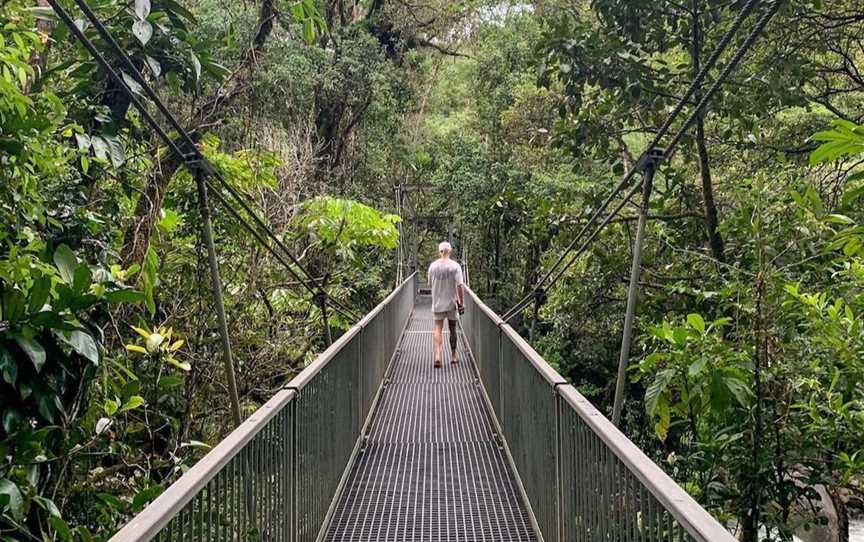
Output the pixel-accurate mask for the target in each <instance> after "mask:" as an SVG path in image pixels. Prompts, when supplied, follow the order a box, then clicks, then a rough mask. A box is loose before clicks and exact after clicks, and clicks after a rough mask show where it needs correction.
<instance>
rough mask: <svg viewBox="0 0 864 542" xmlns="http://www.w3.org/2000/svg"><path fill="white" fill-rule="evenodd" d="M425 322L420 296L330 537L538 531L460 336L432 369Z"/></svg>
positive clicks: (427, 537) (491, 536) (465, 537)
mask: <svg viewBox="0 0 864 542" xmlns="http://www.w3.org/2000/svg"><path fill="white" fill-rule="evenodd" d="M424 300H425V304H424V303H423V301H424ZM432 325H433V324H432V318H431V314H430V313H429V305H428V298H424V297H421V298H420V301H419V302H418V304H417V307H416V308H415V310H414V312H413V314H412V316H411V321H410V322H409V324H408V329H407V331H406V333H405V335H404V336H403V338H402V342H401V351H400V353H399V354H398V357H397V358H396V360H395V361H394V364H393V367H392V369H391V372H390V376H389V379H388V381H387V383H386V385H385V386H386V387H385V388H384V392H383V395H382V397H381V399H380V402H379V406H378V408H377V411H376V413H375V415H374V418H373V421H372V423H371V427H370V430H369V434H368V436H367V438H366V441H365V444H364V446H363V448H362V450H361V452H360V454H359V455H358V456H357V459H356V460H355V462H354V465H353V466H352V469H351V473H350V475H349V478H348V480H347V483H346V485H345V487H344V490H343V492H342V495H341V497H340V499H339V502H338V505H337V507H336V509H335V513H334V514H333V517H332V521H331V523H330V528H329V530H328V532H327V536H326V538H325V540H327V541H330V542H337V541H351V542H371V541H394V542H395V541H417V542H421V541H486V540H488V541H530V540H536V539H537V537H536V536H535V534H534V532H533V529H532V528H531V523H530V520H529V517H528V514H527V512H526V509H525V506H524V504H523V502H522V499H521V497H520V495H519V490H518V487H517V485H516V481H515V478H514V476H513V472H512V470H511V469H510V465H509V463H508V462H507V458H506V456H505V453H504V450H503V449H502V448H501V446H500V445H499V442H498V440H497V436H496V433H495V429H494V424H493V422H492V420H491V418H490V417H489V414H488V411H487V408H486V403H485V401H484V399H483V396H482V392H481V388H480V387H479V382H478V379H477V374H476V372H475V370H474V368H473V365H472V364H471V361H470V360H469V359H468V354H467V352H466V349H465V345H464V342H463V340H462V337H460V339H459V351H460V354H459V355H460V359H461V363H459V364H458V365H452V364H450V352H449V350H450V349H449V345H448V343H447V333H446V332H445V335H444V348H443V350H444V352H445V354H444V356H445V358H444V367H443V368H441V369H435V368H433V366H432V360H433V358H432ZM445 329H446V326H445Z"/></svg>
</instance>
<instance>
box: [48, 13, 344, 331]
mask: <svg viewBox="0 0 864 542" xmlns="http://www.w3.org/2000/svg"><path fill="white" fill-rule="evenodd" d="M48 3H49V4H50V5H51V7H52V9H54V11H55V12H56V13H57V15H58V16H59V17H60V19H61V20H63V22H64V23H65V24H66V26H67V27H68V28H69V29H70V31H71V32H72V33H73V34H74V35H75V37H76V38H77V39H78V41H79V42H81V43H82V44H83V45H84V47H85V48H86V49H87V50H88V51H89V52H90V54H91V56H93V57H94V59H95V60H96V61H97V62H98V63H99V65H100V66H101V67H102V68H103V69H104V70H105V71H106V73H107V74H108V75H109V77H111V78H112V79H113V80H114V82H115V83H116V84H117V85H118V86H119V87H120V88H121V89H122V90H123V91H124V92H125V93H126V94H127V95H128V96H129V98H130V101H131V102H132V104H133V105H134V106H135V108H136V109H138V111H139V112H140V113H141V115H142V117H143V118H144V120H145V121H146V122H147V123H148V124H149V125H150V126H151V128H153V130H154V131H155V132H156V133H157V135H158V136H159V137H160V139H162V140H163V141H164V142H165V143H166V145H168V147H169V148H170V149H171V151H172V152H173V153H174V154H175V155H176V156H177V157H178V158H179V159H180V161H181V162H182V163H183V164H185V165H186V166H187V167H188V168H190V169H193V168H199V167H201V164H205V165H206V166H205V167H206V173H207V175H206V178H207V179H208V183H207V184H208V185H209V186H210V187H211V192H212V193H213V194H214V196H215V197H216V198H217V200H218V201H219V202H220V203H221V204H222V205H223V206H224V207H225V208H226V209H227V210H228V211H229V212H230V214H232V216H234V217H235V219H237V220H238V222H239V223H240V224H241V225H242V226H243V227H244V228H245V229H247V230H248V231H249V232H250V233H251V234H252V235H253V237H255V239H256V240H257V241H258V242H259V243H261V244H262V245H263V246H264V247H265V248H266V249H267V250H268V251H269V252H270V253H271V254H272V255H273V256H274V257H276V259H277V260H278V261H279V262H280V263H282V264H283V265H284V266H285V267H286V269H287V270H288V272H289V273H290V274H291V275H292V276H293V277H294V278H295V279H297V281H298V282H299V283H300V284H301V285H303V286H304V287H305V288H306V289H307V290H308V291H309V292H310V293H312V294H313V295H315V294H318V293H321V294H323V295H325V296H326V298H327V299H328V300H329V302H330V303H331V304H332V305H333V306H334V308H336V309H337V310H339V312H341V313H342V314H343V315H345V316H347V317H349V318H351V319H356V318H357V316H356V315H355V314H353V312H352V311H351V310H350V309H348V308H347V307H345V306H344V305H343V304H342V303H340V302H339V301H338V300H336V299H334V298H333V297H331V296H330V295H329V294H328V293H327V292H326V290H324V288H323V287H322V286H321V285H320V284H318V282H317V281H316V280H315V279H314V278H313V277H312V275H311V274H310V273H309V272H308V271H307V270H306V269H305V268H304V267H303V265H302V264H301V263H300V262H299V260H297V258H296V257H294V256H293V254H291V252H290V250H288V247H287V246H285V244H284V243H283V242H282V240H281V239H280V238H279V236H278V235H276V234H275V233H274V232H273V231H272V230H271V229H270V228H269V227H268V226H267V225H266V223H264V221H263V220H262V219H261V218H260V217H259V216H258V215H257V213H255V211H254V210H253V209H252V208H251V207H250V206H249V204H248V203H247V202H246V201H245V200H244V197H243V196H242V195H241V194H240V193H239V192H238V191H237V190H236V189H235V188H234V187H233V186H232V185H231V184H230V183H228V182H227V181H226V180H225V178H224V177H223V176H222V174H221V173H220V172H219V171H217V170H216V169H215V168H213V167H212V166H210V164H209V162H207V160H206V158H205V157H204V155H203V154H202V153H201V151H200V149H198V147H197V145H196V144H195V141H194V140H193V139H192V137H191V136H190V135H189V133H188V132H187V131H186V130H185V129H184V128H183V127H182V126H181V125H180V123H179V122H178V121H177V119H176V117H175V116H174V115H173V114H172V113H171V111H170V110H169V109H168V108H167V107H166V106H165V104H164V102H163V101H162V100H161V98H160V97H159V95H158V94H157V93H156V92H155V91H154V90H153V89H152V87H151V86H150V85H149V83H147V81H146V80H145V79H144V76H143V75H142V74H141V72H140V70H138V68H137V67H136V66H135V65H134V63H133V62H132V60H131V59H130V58H129V56H128V55H127V54H126V52H125V51H123V49H122V48H121V47H120V46H119V45H118V44H117V42H116V40H114V38H113V36H112V35H111V34H110V32H108V30H107V29H106V28H105V26H104V25H103V24H102V22H101V21H100V20H99V19H98V17H97V16H96V15H95V13H93V11H92V10H91V9H90V8H89V6H88V5H87V4H86V3H85V2H84V0H75V3H76V4H77V5H78V6H79V7H80V8H81V10H82V11H83V12H84V14H85V16H86V17H87V18H88V19H89V20H90V22H91V23H92V24H93V26H94V27H95V28H96V30H97V32H98V33H99V35H100V36H102V38H103V39H104V40H105V41H106V42H107V43H108V44H109V46H110V47H111V49H112V50H113V51H114V53H115V55H116V56H117V57H118V58H119V60H120V61H121V62H122V63H123V64H124V65H125V66H126V68H127V69H128V70H129V71H130V74H131V76H132V77H133V78H134V79H135V80H136V82H137V83H138V84H139V85H140V86H141V88H142V90H143V91H144V93H145V94H146V95H147V96H148V97H149V98H150V99H151V100H152V101H153V103H154V104H155V105H156V107H157V109H158V110H159V111H160V112H161V113H162V115H163V116H164V117H165V118H166V119H167V120H168V122H169V124H170V125H171V126H172V128H174V129H175V130H176V131H177V132H178V134H179V135H180V138H181V139H182V140H183V143H184V144H185V145H186V146H187V147H188V148H189V149H190V151H191V153H192V154H193V155H194V159H190V157H189V156H188V155H187V154H186V153H184V152H183V150H182V149H181V148H180V147H179V146H178V144H177V142H176V141H175V140H174V139H172V138H171V137H170V136H169V135H168V134H167V133H166V132H165V130H164V129H163V128H162V127H161V126H160V125H159V123H158V122H157V121H156V119H155V118H154V117H153V116H152V114H151V113H150V112H149V111H148V110H147V108H146V107H145V106H144V105H143V103H142V102H141V100H140V99H138V97H137V96H136V95H135V92H134V91H132V89H131V88H129V85H128V84H127V83H126V81H125V80H124V79H123V78H122V77H121V76H120V75H119V74H118V73H117V72H116V71H115V70H114V68H113V67H112V66H111V65H110V64H109V63H108V61H107V60H106V59H105V58H104V56H103V55H102V54H101V53H100V52H99V51H98V50H97V49H96V47H95V45H94V44H93V42H92V41H90V39H89V38H88V37H87V36H86V35H85V34H84V32H83V31H82V30H81V29H80V28H78V26H77V25H76V24H75V22H74V21H73V20H72V18H71V16H70V15H69V13H68V12H66V10H65V9H64V8H63V7H62V6H60V5H59V3H58V2H57V0H48ZM211 177H212V178H215V179H216V180H217V181H219V184H220V185H221V188H224V189H225V190H226V191H228V193H229V194H231V196H232V197H233V198H234V200H235V201H236V202H237V203H238V204H239V205H240V207H241V208H242V209H243V210H244V211H245V212H246V213H247V214H248V215H249V216H250V217H251V218H252V219H253V221H254V222H255V223H256V225H257V227H258V228H260V229H261V230H263V231H264V233H265V235H266V237H269V238H270V239H271V240H272V241H274V242H275V244H276V245H277V246H278V247H279V248H280V249H281V250H282V252H284V253H285V255H287V256H288V258H289V259H290V260H291V261H292V262H293V263H294V265H295V266H296V267H297V268H298V269H299V270H300V271H301V272H302V273H303V275H305V277H304V276H301V275H300V273H298V272H297V271H295V269H294V268H293V267H292V266H291V265H290V264H288V262H286V261H285V259H284V257H282V256H280V255H279V254H278V253H277V251H276V250H274V248H273V247H272V245H271V244H270V243H268V242H267V241H266V240H265V239H264V238H263V237H262V235H261V234H260V233H259V232H258V231H256V229H255V227H253V226H252V225H251V224H249V222H248V221H247V220H246V219H244V218H243V217H242V216H241V215H240V214H239V213H238V212H237V211H236V210H235V209H233V207H232V206H231V204H230V203H229V202H228V200H227V199H226V198H225V197H224V196H223V195H222V194H221V190H220V189H219V187H215V186H213V184H212V183H211V182H209V178H211ZM307 280H308V281H307ZM310 282H311V285H310Z"/></svg>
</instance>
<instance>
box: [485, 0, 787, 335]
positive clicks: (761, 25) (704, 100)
mask: <svg viewBox="0 0 864 542" xmlns="http://www.w3.org/2000/svg"><path fill="white" fill-rule="evenodd" d="M758 3H759V0H750V1H749V2H748V3H747V4H746V5H745V6H744V7H743V8H742V9H741V12H739V14H738V16H737V17H736V18H735V21H733V23H732V26H731V27H730V28H729V30H728V31H727V32H726V33H725V34H724V35H723V38H721V40H720V42H719V43H718V45H717V47H715V49H714V51H713V52H712V54H711V56H710V57H709V59H708V61H707V62H706V64H705V65H704V66H703V67H702V69H701V70H700V72H699V73H698V74H697V76H696V78H694V80H693V82H692V83H691V84H690V87H689V88H688V89H687V92H686V93H685V94H684V96H683V97H682V98H681V99H680V100H679V102H678V104H677V105H676V107H675V108H674V109H673V111H672V112H671V113H670V114H669V116H668V117H667V119H666V121H665V122H664V123H663V125H662V126H661V127H660V129H659V130H658V132H657V134H656V135H655V136H654V139H653V140H652V141H651V143H650V144H649V145H648V147H647V148H646V149H645V151H643V153H642V154H641V155H640V158H639V162H638V163H637V166H636V167H634V168H632V169H631V170H630V171H628V172H627V174H626V175H625V176H624V178H623V179H622V180H621V182H620V183H619V184H618V185H617V186H616V187H615V189H614V190H613V191H612V193H611V194H610V195H609V196H608V197H607V198H606V199H605V200H604V201H603V204H602V205H601V206H600V207H599V208H598V209H597V210H596V211H595V212H594V213H593V214H592V216H591V217H590V218H589V220H588V222H587V223H586V224H585V226H584V227H583V228H582V230H580V231H579V233H578V234H577V236H576V237H575V238H574V239H573V241H571V243H570V244H569V245H568V246H567V248H566V249H565V250H564V252H563V253H562V255H561V256H560V257H559V258H558V259H557V260H556V262H555V263H554V264H553V266H552V267H551V268H550V269H549V271H547V272H546V273H545V274H544V276H543V277H542V278H541V279H540V280H539V281H538V282H537V284H536V285H535V286H534V289H533V291H532V292H530V293H529V294H527V295H526V296H525V297H523V298H522V299H521V300H519V302H517V303H516V304H515V305H514V306H513V307H512V308H511V309H510V310H508V311H507V312H506V313H505V314H504V316H503V317H502V318H503V319H504V320H505V321H509V320H511V319H512V318H513V317H514V316H516V314H518V313H519V312H521V311H522V310H524V309H525V307H527V306H528V305H529V304H530V301H531V300H532V299H533V298H534V297H535V296H536V292H537V291H539V290H540V289H541V288H542V287H543V285H544V284H545V283H546V281H547V280H549V278H550V277H551V276H552V275H553V273H555V271H556V270H557V269H558V267H559V266H560V265H561V264H562V263H563V262H564V260H565V259H566V258H567V257H568V256H569V255H570V253H571V252H572V251H573V249H574V248H575V246H576V244H577V243H579V242H580V241H581V239H582V237H583V236H584V235H585V233H586V232H587V230H588V229H589V228H590V227H591V226H593V224H594V222H595V221H596V219H597V217H598V216H599V215H600V214H601V213H602V212H603V211H605V210H606V208H607V207H608V205H609V203H610V202H611V200H612V199H614V197H615V196H617V195H618V194H619V193H620V192H621V190H623V188H624V187H625V186H626V185H627V184H628V183H629V182H630V180H631V179H632V178H633V176H634V175H635V174H636V173H638V172H639V171H640V170H641V163H642V162H643V161H644V159H645V158H646V157H647V156H648V153H650V152H651V151H652V150H653V149H655V148H656V147H657V145H658V144H659V143H660V140H661V139H662V138H663V137H665V136H666V134H667V133H668V131H669V127H670V126H671V125H672V122H674V120H675V117H677V116H678V115H679V114H680V113H681V111H682V110H683V107H684V105H685V104H686V102H687V101H689V100H690V98H692V97H693V94H695V92H696V91H697V90H698V88H699V87H701V84H702V82H703V80H704V78H705V77H706V75H707V73H708V71H709V69H711V68H713V66H714V64H716V62H717V60H718V59H719V58H720V56H721V55H722V53H723V51H724V50H725V48H726V47H727V46H728V44H729V42H730V41H731V39H732V37H733V36H734V34H735V33H737V31H738V29H739V28H740V27H741V25H742V24H743V22H744V20H745V19H746V18H747V16H748V15H749V14H750V12H751V11H752V10H753V8H755V7H756V4H758ZM782 4H783V0H775V1H774V2H773V3H772V5H771V7H770V8H769V9H768V11H766V12H765V13H764V14H763V15H762V17H760V18H759V20H758V21H757V22H756V25H755V26H754V28H753V30H752V31H751V32H750V34H749V35H748V36H747V38H745V40H744V42H742V44H741V45H740V46H739V47H738V49H737V50H736V51H735V53H734V54H733V55H732V58H730V59H729V62H727V63H726V65H725V66H724V67H723V70H721V72H720V75H719V76H718V77H717V79H716V80H715V81H714V83H713V84H712V85H711V87H710V88H709V89H708V91H707V92H706V93H705V94H704V95H703V96H702V97H701V99H700V100H699V102H698V103H697V105H696V107H695V108H694V110H693V112H692V113H691V114H690V116H689V117H688V118H687V119H686V120H685V121H684V123H683V124H682V126H681V127H680V128H679V129H678V131H677V132H676V133H675V135H674V136H673V138H672V141H671V142H670V144H669V147H668V148H667V149H666V150H665V152H664V153H663V154H662V155H661V156H659V157H658V158H657V159H655V160H654V167H655V169H656V168H659V166H660V164H661V163H663V162H664V161H665V160H667V159H668V158H669V157H670V156H672V155H673V154H674V152H675V150H676V149H677V147H678V145H679V144H680V143H681V141H682V140H683V138H684V136H685V135H686V133H687V131H688V130H689V129H690V127H691V126H692V125H693V123H694V122H695V121H696V119H697V118H698V116H699V115H700V114H701V113H702V112H703V111H704V110H705V108H706V106H707V105H708V102H709V101H710V100H711V98H712V97H713V96H714V94H716V93H717V91H718V90H719V89H720V86H721V85H722V84H723V83H725V81H726V79H727V78H728V77H729V75H730V74H731V73H732V71H733V70H734V69H735V68H736V67H737V65H738V63H739V62H740V61H741V60H742V59H743V57H744V55H745V54H747V52H748V51H749V50H750V48H751V47H752V46H753V44H754V43H755V42H756V40H757V39H758V38H759V36H760V35H761V34H762V32H763V30H764V29H765V27H766V26H767V24H768V22H770V20H771V19H772V18H773V17H774V15H775V14H776V13H777V11H779V9H780V7H781V5H782ZM640 185H641V183H639V184H637V185H636V187H634V188H633V189H631V191H630V193H629V194H628V196H627V197H626V198H625V199H624V201H623V202H622V205H619V206H618V207H617V208H616V211H613V213H610V215H609V216H607V218H606V220H605V221H604V222H603V223H602V224H601V225H600V226H599V227H598V228H597V229H596V230H595V231H594V233H593V234H592V235H591V236H590V237H589V239H588V240H587V241H586V242H585V243H583V244H582V245H581V246H580V248H579V250H578V252H577V253H576V255H574V256H573V257H572V258H570V259H569V261H568V262H567V263H566V265H565V266H564V267H563V268H562V269H560V270H558V272H557V273H555V274H554V277H553V278H552V280H551V281H550V283H549V286H552V285H554V284H555V283H556V282H557V281H558V279H560V277H561V276H562V275H563V274H564V273H565V272H566V271H567V269H569V268H570V266H571V265H572V264H573V262H574V261H575V260H576V259H578V257H579V256H580V255H581V254H583V253H584V252H585V250H586V249H587V248H588V245H589V244H590V242H591V241H593V239H594V238H596V237H597V235H599V233H600V231H602V229H603V228H604V227H605V226H606V224H608V223H609V222H610V221H611V219H612V218H614V215H615V214H616V213H617V212H618V210H620V209H621V208H622V207H623V204H626V202H627V201H629V199H630V198H631V197H632V196H633V194H635V191H636V190H637V189H638V186H640Z"/></svg>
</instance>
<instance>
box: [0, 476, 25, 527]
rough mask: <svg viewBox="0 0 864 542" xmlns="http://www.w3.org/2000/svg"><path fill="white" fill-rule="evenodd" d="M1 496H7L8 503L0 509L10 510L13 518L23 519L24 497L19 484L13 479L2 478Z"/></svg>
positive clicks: (0, 480) (0, 481) (0, 484)
mask: <svg viewBox="0 0 864 542" xmlns="http://www.w3.org/2000/svg"><path fill="white" fill-rule="evenodd" d="M0 497H6V498H5V499H4V500H5V501H6V504H5V505H4V506H0V509H5V510H8V511H9V512H10V514H11V515H12V517H13V518H15V519H16V520H17V521H21V519H23V518H24V498H23V497H22V495H21V490H19V489H18V486H16V485H15V484H14V483H13V482H12V481H11V480H7V479H6V478H0Z"/></svg>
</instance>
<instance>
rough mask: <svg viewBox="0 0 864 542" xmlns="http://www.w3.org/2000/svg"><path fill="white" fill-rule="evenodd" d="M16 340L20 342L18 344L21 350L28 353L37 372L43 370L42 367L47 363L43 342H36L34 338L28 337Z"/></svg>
mask: <svg viewBox="0 0 864 542" xmlns="http://www.w3.org/2000/svg"><path fill="white" fill-rule="evenodd" d="M15 342H17V343H18V346H20V347H21V350H23V351H24V353H25V354H27V357H28V358H30V361H31V362H33V366H34V367H36V372H37V373H38V372H40V371H42V367H43V366H44V365H45V349H44V348H43V347H42V345H41V344H39V343H38V342H36V341H35V340H34V339H27V338H25V337H18V338H17V339H15Z"/></svg>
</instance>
